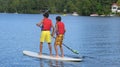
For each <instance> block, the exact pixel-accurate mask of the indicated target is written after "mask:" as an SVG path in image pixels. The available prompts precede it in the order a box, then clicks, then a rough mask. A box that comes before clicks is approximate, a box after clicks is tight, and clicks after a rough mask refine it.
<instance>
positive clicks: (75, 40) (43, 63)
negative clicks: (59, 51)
mask: <svg viewBox="0 0 120 67" xmlns="http://www.w3.org/2000/svg"><path fill="white" fill-rule="evenodd" d="M56 16H58V15H55V14H51V15H50V18H51V19H52V20H53V24H55V17H56ZM61 16H62V15H61ZM41 19H42V15H41V14H0V67H120V19H119V17H88V16H71V15H67V16H62V21H63V22H64V23H65V25H66V29H67V32H66V34H65V38H64V43H65V44H66V45H67V46H69V47H71V48H72V49H74V50H77V51H79V55H76V54H74V53H72V52H71V51H70V50H68V49H67V48H66V47H64V53H65V56H70V57H78V58H79V57H82V58H83V61H82V62H62V61H53V60H45V59H38V58H32V57H28V56H25V55H23V54H22V51H23V50H30V51H35V52H39V37H40V28H38V27H36V25H35V24H36V23H38V22H39V21H40V20H41ZM53 41H54V39H53ZM43 46H44V47H43V53H46V54H49V50H48V45H46V43H44V45H43ZM52 46H53V43H52ZM53 54H55V51H54V49H53Z"/></svg>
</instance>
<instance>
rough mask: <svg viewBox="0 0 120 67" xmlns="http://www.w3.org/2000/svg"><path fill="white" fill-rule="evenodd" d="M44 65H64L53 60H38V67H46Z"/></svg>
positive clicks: (51, 66)
mask: <svg viewBox="0 0 120 67" xmlns="http://www.w3.org/2000/svg"><path fill="white" fill-rule="evenodd" d="M46 63H48V66H47V67H64V63H63V62H62V61H57V60H56V61H55V60H48V61H46V60H43V59H40V67H46Z"/></svg>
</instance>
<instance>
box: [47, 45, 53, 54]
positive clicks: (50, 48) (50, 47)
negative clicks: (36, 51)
mask: <svg viewBox="0 0 120 67" xmlns="http://www.w3.org/2000/svg"><path fill="white" fill-rule="evenodd" d="M48 46H49V50H50V56H52V46H51V44H50V43H48Z"/></svg>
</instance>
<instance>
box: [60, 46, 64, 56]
mask: <svg viewBox="0 0 120 67" xmlns="http://www.w3.org/2000/svg"><path fill="white" fill-rule="evenodd" d="M60 51H61V56H62V57H64V52H63V48H62V45H60Z"/></svg>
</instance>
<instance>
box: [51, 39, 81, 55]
mask: <svg viewBox="0 0 120 67" xmlns="http://www.w3.org/2000/svg"><path fill="white" fill-rule="evenodd" d="M53 38H55V37H53ZM63 46H65V47H66V48H68V49H69V50H71V51H72V52H73V53H75V54H79V53H78V51H76V50H73V49H71V48H70V47H68V46H67V45H65V44H64V43H63Z"/></svg>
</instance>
